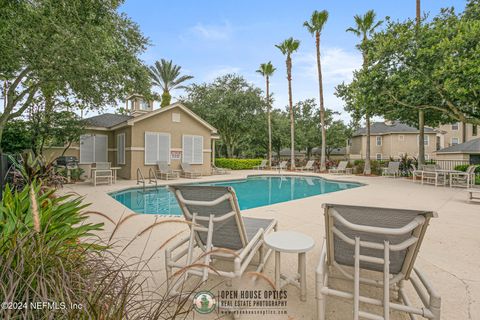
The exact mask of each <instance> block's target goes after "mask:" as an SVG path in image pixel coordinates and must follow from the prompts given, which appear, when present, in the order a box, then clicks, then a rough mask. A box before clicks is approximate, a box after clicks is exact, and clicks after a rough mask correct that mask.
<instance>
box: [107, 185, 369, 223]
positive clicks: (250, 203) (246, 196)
mask: <svg viewBox="0 0 480 320" xmlns="http://www.w3.org/2000/svg"><path fill="white" fill-rule="evenodd" d="M192 184H195V185H209V186H231V187H233V188H234V189H235V193H236V194H237V197H238V203H239V205H240V209H242V210H243V209H250V208H256V207H262V206H268V205H270V204H274V203H279V202H285V201H290V200H295V199H301V198H306V197H311V196H315V195H319V194H323V193H329V192H335V191H341V190H347V189H351V188H356V187H359V186H361V184H358V183H349V182H338V181H330V180H325V179H322V178H317V177H305V176H302V177H300V176H283V177H282V176H250V177H248V178H247V179H244V180H230V181H222V182H209V183H192ZM110 195H111V196H112V197H113V198H114V199H115V200H117V201H119V202H120V203H122V204H123V205H125V206H126V207H128V208H130V209H131V210H133V211H135V212H138V213H147V214H161V215H181V211H180V207H179V206H178V203H177V200H176V199H175V196H174V195H173V194H172V193H171V192H170V191H168V190H167V188H166V187H158V188H157V189H155V188H149V189H146V190H145V191H143V189H141V188H135V189H128V190H125V191H120V192H115V193H112V194H110Z"/></svg>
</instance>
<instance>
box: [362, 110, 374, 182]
mask: <svg viewBox="0 0 480 320" xmlns="http://www.w3.org/2000/svg"><path fill="white" fill-rule="evenodd" d="M365 119H366V126H367V143H366V147H365V168H364V169H363V174H367V175H368V174H371V173H372V169H371V166H370V115H369V114H366V115H365Z"/></svg>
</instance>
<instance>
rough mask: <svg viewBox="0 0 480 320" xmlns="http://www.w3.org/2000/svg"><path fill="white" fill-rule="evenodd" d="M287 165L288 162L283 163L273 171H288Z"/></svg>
mask: <svg viewBox="0 0 480 320" xmlns="http://www.w3.org/2000/svg"><path fill="white" fill-rule="evenodd" d="M287 164H288V161H282V162H280V163H279V164H278V165H277V166H275V167H273V168H272V169H275V170H278V171H282V170H287Z"/></svg>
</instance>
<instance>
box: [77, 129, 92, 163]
mask: <svg viewBox="0 0 480 320" xmlns="http://www.w3.org/2000/svg"><path fill="white" fill-rule="evenodd" d="M93 145H94V143H93V136H92V135H90V134H83V135H81V136H80V163H92V162H94V158H93Z"/></svg>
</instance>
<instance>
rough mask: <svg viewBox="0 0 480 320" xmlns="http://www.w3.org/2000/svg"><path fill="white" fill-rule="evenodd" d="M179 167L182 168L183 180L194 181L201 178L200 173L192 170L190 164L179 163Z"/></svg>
mask: <svg viewBox="0 0 480 320" xmlns="http://www.w3.org/2000/svg"><path fill="white" fill-rule="evenodd" d="M180 166H181V167H182V174H183V177H185V178H190V179H196V178H199V177H201V176H202V173H201V172H198V171H195V170H193V168H192V166H191V165H190V163H187V162H181V163H180Z"/></svg>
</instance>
